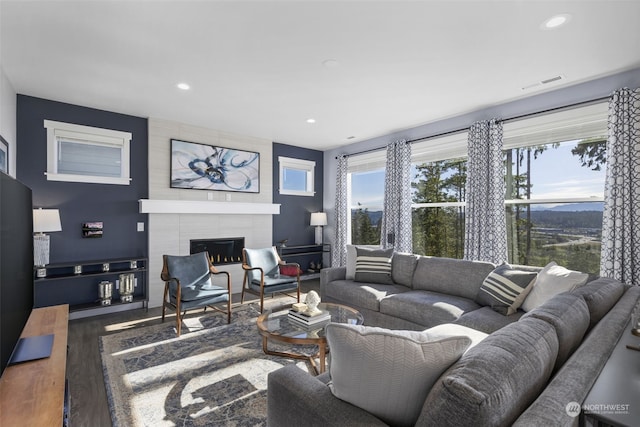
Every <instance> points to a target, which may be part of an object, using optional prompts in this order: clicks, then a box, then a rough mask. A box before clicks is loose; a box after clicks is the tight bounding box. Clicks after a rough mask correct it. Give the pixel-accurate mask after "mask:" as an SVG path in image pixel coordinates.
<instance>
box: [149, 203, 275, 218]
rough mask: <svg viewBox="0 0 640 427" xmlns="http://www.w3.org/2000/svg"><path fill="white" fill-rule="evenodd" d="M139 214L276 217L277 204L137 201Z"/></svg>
mask: <svg viewBox="0 0 640 427" xmlns="http://www.w3.org/2000/svg"><path fill="white" fill-rule="evenodd" d="M138 203H139V205H140V213H154V214H155V213H157V214H233V215H238V214H241V215H242V214H244V215H278V214H279V213H280V204H279V203H245V202H212V201H200V200H150V199H140V200H138Z"/></svg>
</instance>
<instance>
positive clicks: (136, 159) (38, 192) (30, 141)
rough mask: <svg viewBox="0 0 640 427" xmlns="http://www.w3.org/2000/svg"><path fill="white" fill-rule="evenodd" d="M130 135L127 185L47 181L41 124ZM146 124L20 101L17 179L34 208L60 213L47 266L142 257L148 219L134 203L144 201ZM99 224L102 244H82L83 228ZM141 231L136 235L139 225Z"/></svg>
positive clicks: (82, 109)
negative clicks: (27, 189) (52, 122)
mask: <svg viewBox="0 0 640 427" xmlns="http://www.w3.org/2000/svg"><path fill="white" fill-rule="evenodd" d="M45 119H47V120H55V121H60V122H66V123H73V124H78V125H85V126H93V127H99V128H105V129H112V130H118V131H123V132H131V134H132V140H131V146H130V149H131V151H130V160H131V183H130V185H110V184H88V183H75V182H58V181H47V177H46V176H45V171H46V170H47V132H46V129H45V128H44V120H45ZM147 133H148V124H147V119H145V118H140V117H134V116H128V115H125V114H118V113H112V112H108V111H102V110H96V109H92V108H86V107H81V106H77V105H71V104H65V103H61V102H56V101H50V100H45V99H41V98H34V97H30V96H25V95H18V99H17V147H18V150H17V168H16V169H17V178H18V179H19V180H20V181H22V182H23V183H24V184H25V185H27V186H28V187H30V188H31V190H32V191H33V206H34V208H40V207H41V208H56V209H59V210H60V220H61V223H62V231H61V232H55V233H50V237H51V249H50V263H52V264H54V263H61V262H74V261H89V260H101V259H113V258H125V257H133V256H137V257H146V256H147V254H148V250H147V244H148V243H147V242H148V238H147V232H146V230H147V228H148V227H147V215H146V214H140V213H138V199H143V198H148V193H149V191H148V187H149V183H148V173H147V164H148V161H147V159H148V155H147V154H148V136H147ZM92 221H102V222H103V223H104V230H103V231H104V234H103V237H102V238H93V239H92V238H83V237H82V223H84V222H92ZM138 222H143V223H145V231H144V232H137V231H136V230H137V223H138Z"/></svg>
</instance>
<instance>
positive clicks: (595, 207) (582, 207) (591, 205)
mask: <svg viewBox="0 0 640 427" xmlns="http://www.w3.org/2000/svg"><path fill="white" fill-rule="evenodd" d="M603 207H604V203H602V202H588V203H568V204H566V205H559V206H556V207H553V208H550V209H549V208H543V207H540V206H536V205H533V206H531V210H532V211H553V212H583V211H598V212H602V209H603Z"/></svg>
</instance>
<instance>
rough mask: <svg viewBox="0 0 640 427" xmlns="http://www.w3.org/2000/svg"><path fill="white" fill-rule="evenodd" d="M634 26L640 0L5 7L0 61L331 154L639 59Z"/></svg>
mask: <svg viewBox="0 0 640 427" xmlns="http://www.w3.org/2000/svg"><path fill="white" fill-rule="evenodd" d="M558 13H569V14H570V15H571V20H570V22H569V23H568V24H567V25H565V26H563V27H560V28H558V29H555V30H542V29H541V28H540V26H541V24H542V23H543V21H545V20H546V19H547V18H549V17H551V16H552V15H554V14H558ZM639 21H640V1H637V0H630V1H613V0H603V1H590V0H582V1H535V0H529V1H526V0H513V1H481V0H473V1H455V0H449V1H435V0H431V1H430V0H424V1H415V0H414V1H362V0H361V1H358V0H351V1H326V0H324V1H310V0H309V1H307V0H298V1H294V0H290V1H268V0H262V1H243V0H236V1H221V0H220V1H213V0H212V1H185V0H174V1H153V0H147V1H126V2H125V1H106V0H93V1H92V0H88V1H83V2H71V1H61V0H52V1H8V0H2V1H0V24H1V29H0V30H1V31H0V36H1V45H0V65H1V66H2V68H3V69H4V71H5V74H6V75H7V77H8V79H9V81H10V82H11V84H12V85H13V88H14V89H15V91H16V92H17V93H20V94H25V95H31V96H36V97H42V98H47V99H52V100H57V101H63V102H68V103H72V104H78V105H84V106H89V107H95V108H100V109H104V110H109V111H115V112H120V113H125V114H133V115H137V116H142V117H153V118H160V119H169V120H176V121H180V122H184V123H188V124H194V125H200V126H204V127H207V128H212V129H220V130H224V131H227V132H233V133H237V134H241V135H248V136H255V137H260V138H267V139H269V140H272V141H276V142H281V143H286V144H292V145H297V146H302V147H308V148H314V149H319V150H326V149H330V148H334V147H336V146H339V145H344V144H347V143H351V142H356V141H361V140H365V139H368V138H372V137H376V136H380V135H384V134H388V133H391V132H395V131H398V130H401V129H404V128H410V127H414V126H418V125H421V124H425V123H429V122H433V121H436V120H439V119H443V118H447V117H452V116H456V115H458V114H462V113H466V112H470V111H473V110H478V109H481V108H484V107H488V106H491V105H496V104H499V103H503V102H505V101H510V100H515V99H519V98H523V97H527V96H531V95H534V94H537V93H540V92H541V91H548V90H552V89H557V88H559V87H561V86H567V85H573V84H576V83H579V82H583V81H587V80H591V79H594V78H597V77H601V76H606V75H610V74H614V73H617V72H620V71H625V70H629V69H632V68H636V67H639V66H640V25H638V22H639ZM326 60H334V61H335V62H337V64H336V63H334V66H325V65H323V62H324V61H326ZM557 75H562V76H564V79H563V80H561V81H559V82H554V83H550V84H547V85H544V86H536V87H533V88H530V89H526V90H523V89H522V88H523V87H525V86H529V85H532V84H534V83H536V82H539V81H541V80H544V79H548V78H550V77H554V76H557ZM178 82H187V83H189V84H190V85H191V90H189V91H181V90H179V89H177V88H176V84H177V83H178ZM308 118H314V119H315V120H316V123H314V124H308V123H306V120H307V119H308ZM350 136H353V137H355V138H352V139H348V137H350Z"/></svg>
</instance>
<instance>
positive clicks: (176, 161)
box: [171, 139, 260, 193]
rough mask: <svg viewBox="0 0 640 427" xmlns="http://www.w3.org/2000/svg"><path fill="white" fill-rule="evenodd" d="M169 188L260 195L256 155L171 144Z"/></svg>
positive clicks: (184, 144)
mask: <svg viewBox="0 0 640 427" xmlns="http://www.w3.org/2000/svg"><path fill="white" fill-rule="evenodd" d="M171 188H188V189H193V190H208V191H211V190H217V191H240V192H243V193H259V192H260V153H255V152H252V151H243V150H236V149H233V148H225V147H216V146H213V145H207V144H200V143H196V142H187V141H181V140H178V139H172V140H171Z"/></svg>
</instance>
